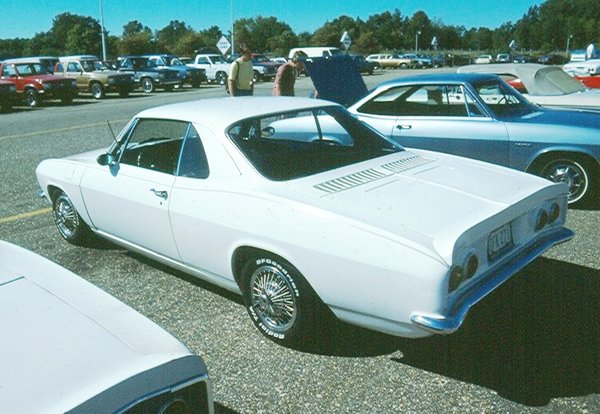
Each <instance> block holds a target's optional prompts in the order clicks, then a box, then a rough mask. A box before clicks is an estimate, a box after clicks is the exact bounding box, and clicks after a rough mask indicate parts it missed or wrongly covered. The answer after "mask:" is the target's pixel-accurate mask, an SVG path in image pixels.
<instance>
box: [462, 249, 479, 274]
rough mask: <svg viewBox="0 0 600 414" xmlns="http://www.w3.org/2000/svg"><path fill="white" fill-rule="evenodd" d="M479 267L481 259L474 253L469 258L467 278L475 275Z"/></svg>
mask: <svg viewBox="0 0 600 414" xmlns="http://www.w3.org/2000/svg"><path fill="white" fill-rule="evenodd" d="M478 268H479V259H478V258H477V256H476V255H474V254H472V255H471V256H470V257H469V260H467V267H466V270H465V276H466V277H467V279H469V278H471V277H473V275H474V274H475V273H476V272H477V269H478Z"/></svg>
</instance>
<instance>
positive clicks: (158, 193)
mask: <svg viewBox="0 0 600 414" xmlns="http://www.w3.org/2000/svg"><path fill="white" fill-rule="evenodd" d="M150 191H152V192H153V193H154V195H155V196H157V197H160V198H164V199H165V200H166V199H167V198H168V197H169V193H167V192H166V191H161V190H155V189H154V188H151V189H150Z"/></svg>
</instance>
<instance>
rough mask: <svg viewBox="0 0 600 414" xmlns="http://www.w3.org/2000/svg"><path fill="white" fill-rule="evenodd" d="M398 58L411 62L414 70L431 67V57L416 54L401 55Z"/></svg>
mask: <svg viewBox="0 0 600 414" xmlns="http://www.w3.org/2000/svg"><path fill="white" fill-rule="evenodd" d="M400 57H402V58H405V59H410V60H411V61H413V62H415V63H414V65H413V67H414V68H416V69H425V68H430V67H432V59H431V56H427V55H418V54H416V53H405V54H403V55H400Z"/></svg>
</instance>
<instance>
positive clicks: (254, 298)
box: [250, 265, 298, 332]
mask: <svg viewBox="0 0 600 414" xmlns="http://www.w3.org/2000/svg"><path fill="white" fill-rule="evenodd" d="M250 287H251V304H252V307H253V308H254V310H255V312H256V315H257V316H258V317H259V318H260V320H261V321H262V322H263V323H264V324H265V325H266V326H267V327H268V328H270V329H271V330H273V331H275V332H285V331H286V330H287V329H289V328H290V327H291V326H292V325H293V324H294V322H295V320H296V316H297V314H298V309H297V304H296V297H295V295H294V292H293V287H292V285H291V284H290V282H289V280H288V278H287V277H286V275H285V274H284V273H283V272H282V271H281V270H279V269H278V268H276V267H274V266H270V265H266V266H261V267H259V268H258V269H256V271H255V272H254V273H253V274H252V276H251V278H250Z"/></svg>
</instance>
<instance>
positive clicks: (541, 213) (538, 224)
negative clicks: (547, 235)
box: [535, 209, 548, 230]
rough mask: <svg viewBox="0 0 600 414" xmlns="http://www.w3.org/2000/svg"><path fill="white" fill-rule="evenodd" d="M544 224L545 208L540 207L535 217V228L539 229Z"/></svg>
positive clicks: (546, 214)
mask: <svg viewBox="0 0 600 414" xmlns="http://www.w3.org/2000/svg"><path fill="white" fill-rule="evenodd" d="M546 224H548V213H546V210H544V209H541V210H540V211H539V213H538V215H537V218H536V219H535V229H536V230H541V229H543V228H544V227H545V226H546Z"/></svg>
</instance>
